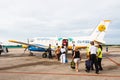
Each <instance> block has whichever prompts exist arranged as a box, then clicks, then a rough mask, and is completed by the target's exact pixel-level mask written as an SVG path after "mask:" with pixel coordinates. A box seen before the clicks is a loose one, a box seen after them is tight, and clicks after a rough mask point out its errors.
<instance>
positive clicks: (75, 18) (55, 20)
mask: <svg viewBox="0 0 120 80" xmlns="http://www.w3.org/2000/svg"><path fill="white" fill-rule="evenodd" d="M105 19H107V20H111V23H110V25H109V27H108V31H107V32H106V35H105V39H104V40H105V41H106V44H120V37H119V36H120V27H119V25H120V22H119V21H120V0H0V41H1V42H4V41H8V40H9V39H14V40H19V41H20V40H22V41H25V40H27V39H28V38H34V37H64V36H67V37H68V36H70V37H74V36H89V35H90V34H91V33H92V31H93V29H94V28H95V27H96V26H97V25H98V24H99V23H100V21H102V20H105Z"/></svg>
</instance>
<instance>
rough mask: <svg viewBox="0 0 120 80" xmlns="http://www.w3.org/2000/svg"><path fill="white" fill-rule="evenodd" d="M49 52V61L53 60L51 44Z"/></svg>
mask: <svg viewBox="0 0 120 80" xmlns="http://www.w3.org/2000/svg"><path fill="white" fill-rule="evenodd" d="M47 52H48V58H49V59H52V49H51V44H49V47H48V49H47Z"/></svg>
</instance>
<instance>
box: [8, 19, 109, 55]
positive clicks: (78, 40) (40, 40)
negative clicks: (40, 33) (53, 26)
mask: <svg viewBox="0 0 120 80" xmlns="http://www.w3.org/2000/svg"><path fill="white" fill-rule="evenodd" d="M110 22H111V20H103V21H101V22H100V24H99V25H98V26H97V27H96V28H95V30H94V31H93V32H92V34H91V35H90V36H86V37H35V38H32V39H30V40H29V41H28V43H25V42H21V41H17V40H9V42H13V43H18V44H22V45H23V47H24V48H26V49H28V50H29V51H30V54H31V55H33V53H31V51H38V52H46V50H47V48H48V45H49V44H51V47H52V49H53V50H55V48H56V44H57V45H64V44H66V47H67V48H68V50H71V49H72V46H73V44H74V45H75V47H77V48H79V49H81V48H86V47H87V45H88V44H90V42H91V41H94V42H95V43H97V44H105V41H104V40H103V39H104V37H105V33H106V31H107V28H108V25H109V23H110Z"/></svg>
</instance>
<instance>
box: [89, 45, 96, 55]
mask: <svg viewBox="0 0 120 80" xmlns="http://www.w3.org/2000/svg"><path fill="white" fill-rule="evenodd" d="M96 53H97V48H96V47H95V46H93V45H92V46H91V47H90V54H96Z"/></svg>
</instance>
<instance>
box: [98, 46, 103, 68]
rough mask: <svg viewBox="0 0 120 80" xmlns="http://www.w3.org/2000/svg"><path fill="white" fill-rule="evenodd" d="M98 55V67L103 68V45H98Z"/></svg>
mask: <svg viewBox="0 0 120 80" xmlns="http://www.w3.org/2000/svg"><path fill="white" fill-rule="evenodd" d="M97 56H98V69H99V70H103V68H102V66H101V61H102V46H101V45H98V50H97Z"/></svg>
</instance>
